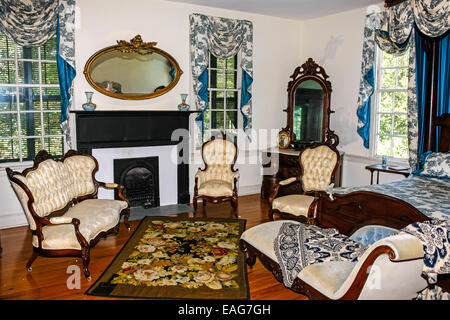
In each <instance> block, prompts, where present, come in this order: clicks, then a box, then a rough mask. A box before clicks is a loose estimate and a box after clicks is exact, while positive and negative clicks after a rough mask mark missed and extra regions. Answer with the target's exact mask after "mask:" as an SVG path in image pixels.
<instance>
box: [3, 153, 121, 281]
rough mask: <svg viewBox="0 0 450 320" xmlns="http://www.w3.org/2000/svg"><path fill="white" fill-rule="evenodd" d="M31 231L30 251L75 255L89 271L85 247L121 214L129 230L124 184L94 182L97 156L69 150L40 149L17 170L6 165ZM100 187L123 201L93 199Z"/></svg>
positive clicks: (116, 223)
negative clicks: (53, 152) (116, 193)
mask: <svg viewBox="0 0 450 320" xmlns="http://www.w3.org/2000/svg"><path fill="white" fill-rule="evenodd" d="M6 171H7V175H8V179H9V181H10V183H11V186H12V188H13V189H14V191H15V193H16V195H17V197H18V198H19V201H20V203H21V205H22V208H23V211H24V213H25V215H26V217H27V220H28V223H29V225H30V229H31V231H32V235H33V236H32V245H33V254H32V256H31V258H30V260H29V261H28V263H27V265H26V267H27V268H28V270H30V271H31V264H32V263H33V261H34V260H35V259H36V257H37V255H38V254H41V255H45V256H58V255H78V256H81V257H82V260H83V267H84V268H83V271H84V274H85V275H86V278H88V279H90V275H89V269H88V265H89V261H90V258H89V250H90V248H91V247H92V246H94V245H95V244H96V243H97V242H98V240H99V239H100V238H101V237H104V236H106V235H108V234H110V233H116V232H118V230H119V223H120V218H121V216H125V218H124V223H125V225H126V226H127V228H128V229H129V227H130V225H129V223H128V217H129V214H130V210H129V203H128V201H127V200H126V199H125V198H124V197H123V195H122V190H123V187H122V186H120V185H117V184H111V183H109V184H108V183H104V182H99V181H97V180H96V179H95V173H96V172H97V171H98V163H97V160H96V159H95V158H94V157H92V156H88V155H83V154H81V153H79V152H76V151H74V150H70V151H68V152H67V153H66V154H65V155H64V156H63V157H62V158H61V159H60V160H55V159H53V157H52V156H51V155H49V154H48V153H47V152H46V151H45V150H42V151H40V152H39V153H38V154H37V156H36V158H35V159H34V166H33V167H32V168H29V169H26V170H24V171H23V172H22V173H19V172H15V171H13V170H11V169H10V168H7V169H6ZM99 187H104V188H117V189H118V191H119V197H120V198H121V199H122V200H107V199H97V192H98V188H99Z"/></svg>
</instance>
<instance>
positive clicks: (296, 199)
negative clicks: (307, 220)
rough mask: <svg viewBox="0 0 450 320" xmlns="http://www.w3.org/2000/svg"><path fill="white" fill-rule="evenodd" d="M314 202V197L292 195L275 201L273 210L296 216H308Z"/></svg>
mask: <svg viewBox="0 0 450 320" xmlns="http://www.w3.org/2000/svg"><path fill="white" fill-rule="evenodd" d="M313 201H314V197H311V196H307V195H304V194H290V195H287V196H284V197H279V198H276V199H274V200H273V202H272V210H278V211H280V212H286V213H289V214H292V215H294V216H304V217H306V216H307V215H308V210H309V207H310V206H311V204H312V203H313Z"/></svg>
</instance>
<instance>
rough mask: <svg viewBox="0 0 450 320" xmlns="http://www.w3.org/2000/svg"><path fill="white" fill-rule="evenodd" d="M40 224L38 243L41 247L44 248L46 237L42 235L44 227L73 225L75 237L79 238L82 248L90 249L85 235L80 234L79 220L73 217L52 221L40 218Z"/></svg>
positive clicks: (58, 218)
mask: <svg viewBox="0 0 450 320" xmlns="http://www.w3.org/2000/svg"><path fill="white" fill-rule="evenodd" d="M38 222H39V223H40V224H41V225H39V224H37V230H36V234H37V236H38V242H39V247H40V248H41V246H42V244H41V243H42V240H44V235H43V233H42V225H49V226H57V225H62V224H73V227H74V229H75V235H76V237H77V240H78V242H79V243H80V245H81V246H82V247H89V243H88V242H87V241H86V239H85V238H84V237H83V235H82V234H81V232H80V220H79V219H77V218H71V217H64V216H60V217H52V218H50V219H47V218H39V220H38Z"/></svg>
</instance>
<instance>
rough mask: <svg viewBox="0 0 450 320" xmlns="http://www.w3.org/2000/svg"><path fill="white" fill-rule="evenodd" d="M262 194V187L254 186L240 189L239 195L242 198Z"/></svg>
mask: <svg viewBox="0 0 450 320" xmlns="http://www.w3.org/2000/svg"><path fill="white" fill-rule="evenodd" d="M260 192H261V185H260V184H257V185H253V186H242V187H239V191H238V194H239V195H240V196H248V195H251V194H259V193H260Z"/></svg>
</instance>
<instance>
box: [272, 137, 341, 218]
mask: <svg viewBox="0 0 450 320" xmlns="http://www.w3.org/2000/svg"><path fill="white" fill-rule="evenodd" d="M339 159H340V156H339V151H337V149H336V148H335V147H334V146H330V145H327V144H316V145H313V146H310V147H308V148H306V149H304V150H303V151H302V152H301V153H300V155H299V158H298V160H299V163H300V168H301V170H300V171H301V174H300V176H299V177H291V178H288V179H285V180H282V181H280V182H279V183H278V185H276V186H275V190H274V192H273V194H272V195H271V196H270V197H269V219H270V220H274V213H278V214H279V215H280V216H281V217H284V218H288V219H294V220H299V221H302V222H304V221H306V222H308V223H312V224H314V223H315V219H316V217H317V215H316V211H317V202H318V200H319V197H318V193H319V192H320V191H323V190H324V189H325V188H326V187H328V186H329V185H330V184H331V183H333V181H334V176H335V173H336V169H337V168H338V166H339V161H340V160H339ZM294 182H300V183H301V184H302V190H303V192H304V194H290V195H287V196H283V197H278V198H277V195H278V191H279V189H280V188H282V187H284V186H287V185H289V184H291V183H294Z"/></svg>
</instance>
